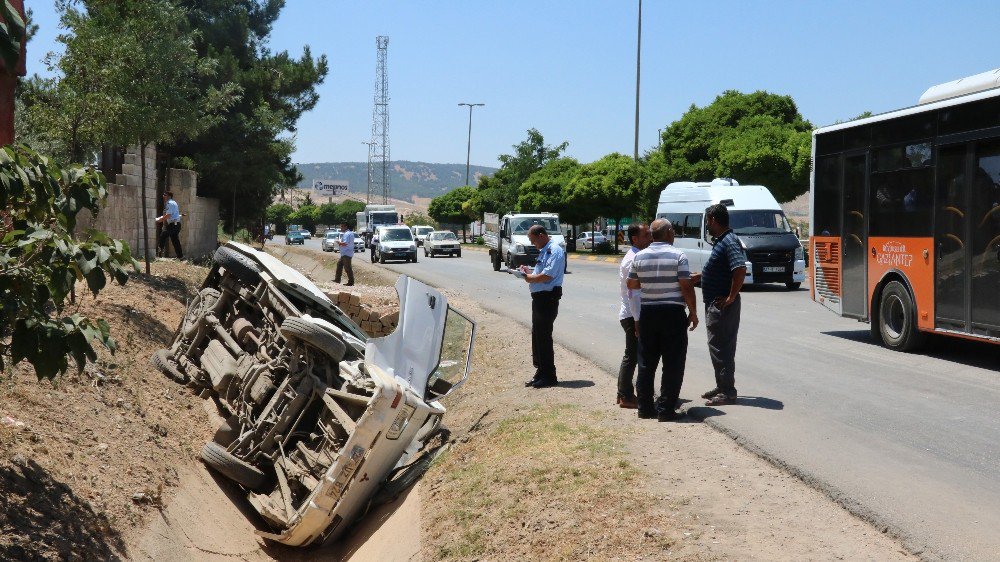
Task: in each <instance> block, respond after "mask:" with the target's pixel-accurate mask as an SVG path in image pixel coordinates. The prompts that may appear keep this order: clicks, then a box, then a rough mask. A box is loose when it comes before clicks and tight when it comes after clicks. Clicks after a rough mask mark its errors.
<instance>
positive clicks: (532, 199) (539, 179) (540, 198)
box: [517, 157, 580, 222]
mask: <svg viewBox="0 0 1000 562" xmlns="http://www.w3.org/2000/svg"><path fill="white" fill-rule="evenodd" d="M579 171H580V163H579V162H577V161H576V159H574V158H568V157H562V158H556V159H554V160H550V161H549V162H547V163H546V164H545V165H544V166H542V167H541V168H540V169H539V170H537V171H536V172H535V173H533V174H531V175H530V176H528V179H527V180H525V181H524V183H522V184H521V189H520V190H519V193H518V196H517V211H518V212H521V213H538V212H544V211H549V212H553V213H559V214H560V217H561V216H562V215H563V214H564V213H566V212H567V211H568V209H567V208H566V204H565V202H566V199H565V194H564V190H565V189H566V185H567V184H569V182H570V181H571V180H572V179H573V178H574V177H576V174H577V173H579ZM564 222H565V219H564Z"/></svg>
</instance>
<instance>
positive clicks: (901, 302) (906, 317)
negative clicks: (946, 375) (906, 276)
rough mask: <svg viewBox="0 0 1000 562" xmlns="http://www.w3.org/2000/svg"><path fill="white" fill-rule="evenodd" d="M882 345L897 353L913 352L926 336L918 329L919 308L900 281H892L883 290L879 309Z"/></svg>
mask: <svg viewBox="0 0 1000 562" xmlns="http://www.w3.org/2000/svg"><path fill="white" fill-rule="evenodd" d="M878 326H879V333H880V335H881V336H882V344H883V345H885V346H886V347H888V348H889V349H893V350H896V351H913V350H915V349H917V348H919V347H920V346H921V345H923V343H924V341H925V340H926V335H925V334H923V333H921V332H920V331H919V330H918V329H917V307H916V306H915V305H914V303H913V298H912V297H910V291H909V290H907V288H906V286H904V285H903V284H902V283H900V282H899V281H890V282H889V283H888V284H887V285H886V286H885V289H883V290H882V298H881V299H879V309H878Z"/></svg>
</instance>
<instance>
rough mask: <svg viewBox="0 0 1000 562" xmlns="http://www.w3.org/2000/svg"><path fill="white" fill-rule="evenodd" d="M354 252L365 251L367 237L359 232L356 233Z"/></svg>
mask: <svg viewBox="0 0 1000 562" xmlns="http://www.w3.org/2000/svg"><path fill="white" fill-rule="evenodd" d="M354 253H356V254H357V253H361V254H363V253H365V239H364V238H363V237H362V236H361V235H360V234H358V233H357V232H355V233H354Z"/></svg>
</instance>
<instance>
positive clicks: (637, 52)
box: [634, 0, 642, 162]
mask: <svg viewBox="0 0 1000 562" xmlns="http://www.w3.org/2000/svg"><path fill="white" fill-rule="evenodd" d="M641 58H642V0H639V30H638V34H637V35H636V41H635V155H634V157H635V160H636V162H638V161H639V61H640V59H641Z"/></svg>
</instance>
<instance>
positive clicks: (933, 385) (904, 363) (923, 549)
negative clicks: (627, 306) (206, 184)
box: [275, 237, 1000, 560]
mask: <svg viewBox="0 0 1000 562" xmlns="http://www.w3.org/2000/svg"><path fill="white" fill-rule="evenodd" d="M279 240H280V237H275V242H279ZM306 247H315V248H316V249H317V250H318V248H319V241H318V240H311V241H307V243H306ZM330 255H331V256H332V257H334V258H335V256H336V254H330ZM357 259H365V260H367V259H368V255H367V254H364V255H361V254H359V255H358V258H357ZM378 267H387V268H389V269H391V270H393V271H396V272H399V273H405V274H407V275H411V276H413V277H416V278H418V279H421V280H422V281H424V282H427V283H429V284H432V285H435V286H438V287H442V288H447V289H452V290H458V291H461V292H463V293H465V294H467V295H469V296H471V297H473V298H475V299H477V301H479V302H481V303H482V304H483V305H484V306H485V307H487V308H489V309H492V310H494V311H496V312H498V313H501V314H504V315H507V316H509V317H511V318H513V319H514V320H516V321H518V322H521V323H523V324H525V325H529V324H530V302H529V300H530V299H529V297H528V289H527V287H526V286H525V283H524V282H523V281H521V280H519V279H516V278H515V277H513V276H511V275H508V274H504V273H497V272H494V271H493V270H492V268H491V265H490V263H489V259H488V257H487V254H486V253H485V252H477V251H469V250H467V251H464V253H463V257H462V258H447V257H442V258H434V259H429V258H424V257H423V253H422V252H421V253H420V259H419V262H418V263H415V264H414V263H405V264H395V263H391V264H386V265H384V266H378ZM569 269H570V271H571V272H572V273H571V274H569V275H567V276H566V279H565V283H564V296H563V299H562V301H561V304H560V311H559V318H558V319H557V320H556V324H555V337H556V340H557V341H558V342H559V343H561V344H563V345H565V346H567V347H569V348H570V349H572V350H574V351H576V352H578V353H580V354H582V355H584V356H586V357H587V358H589V359H591V360H593V361H594V362H596V363H597V364H598V365H600V366H602V367H604V368H605V369H606V370H607V372H608V376H612V377H613V376H617V369H618V363H619V361H620V359H621V354H622V350H623V347H624V337H623V335H622V331H621V327H620V326H619V324H618V320H617V318H618V316H617V314H618V293H617V287H618V277H617V276H618V272H617V266H616V265H615V264H611V263H600V262H586V261H579V260H571V261H570V266H569ZM699 298H700V292H699ZM742 299H743V309H742V322H741V329H740V335H739V337H740V341H739V347H738V351H737V375H736V377H737V379H736V380H737V387H738V389H739V392H740V395H741V398H740V400H739V403H738V404H736V405H732V406H723V407H719V408H709V407H705V406H701V404H702V403H703V400H701V399H699V398H698V395H700V394H701V393H702V392H704V391H705V390H707V389H709V388H711V387H713V386H714V384H713V383H714V379H713V377H712V369H711V363H710V361H709V357H708V349H707V345H706V341H705V330H704V327H703V326H699V327H698V329H697V330H696V331H695V332H693V333H692V334H691V337H690V342H689V349H688V360H687V375H686V379H685V385H684V388H683V391H682V394H681V396H682V398H686V399H688V400H690V401H691V402H690V404H689V406H691V411H692V413H693V414H694V415H695V416H696V417H699V418H705V420H706V421H707V422H708V423H711V424H712V425H714V426H716V427H717V428H719V429H720V430H722V431H724V432H726V433H728V434H729V435H731V436H732V437H733V438H735V439H737V440H738V441H740V442H741V443H742V444H744V445H745V446H746V447H747V448H749V449H750V450H752V451H755V452H757V453H758V454H761V455H762V456H764V457H766V458H768V459H771V460H772V461H773V462H776V463H778V464H780V465H782V466H785V467H786V468H788V469H789V470H790V471H792V472H793V473H796V474H797V475H799V476H800V477H801V478H803V479H805V480H806V481H807V482H809V483H811V484H812V485H814V486H816V487H818V488H820V489H822V490H824V491H825V492H826V493H827V494H829V495H830V496H831V497H833V498H834V499H836V500H837V501H838V502H840V503H841V504H843V505H844V506H846V507H848V508H849V509H851V510H852V511H853V512H854V513H856V514H858V515H860V516H861V517H863V518H865V519H868V520H870V521H872V522H873V523H874V524H875V525H876V526H877V527H878V528H881V529H884V530H888V531H889V532H892V533H894V534H896V535H898V536H899V537H900V538H901V539H902V540H903V541H904V543H905V544H906V546H907V547H908V548H909V549H910V550H911V551H913V552H915V553H919V554H920V555H921V556H922V557H924V558H927V559H949V560H952V559H963V560H997V559H1000V531H998V529H1000V415H998V413H1000V374H998V368H1000V347H998V346H992V345H987V344H979V343H975V342H966V341H958V340H951V339H941V340H934V341H932V343H931V346H930V348H929V349H928V350H926V351H924V352H922V353H919V354H903V353H897V352H892V351H889V350H886V349H884V348H882V347H880V346H877V345H874V344H873V343H872V342H871V340H870V339H869V336H868V325H867V324H861V323H858V322H855V321H853V320H849V319H846V318H839V317H837V316H835V315H833V314H832V313H830V312H828V311H827V310H826V309H824V308H822V307H821V306H819V305H818V304H816V303H814V302H812V301H811V300H810V298H809V292H808V291H807V290H805V289H803V290H800V291H795V292H788V291H786V290H785V289H784V287H783V286H779V285H773V286H765V287H762V288H748V289H747V290H745V291H744V292H743V296H742ZM699 316H701V317H702V319H703V317H704V313H703V311H700V314H699ZM510 354H511V360H510V364H511V365H512V366H518V365H523V366H524V367H523V369H524V373H525V378H528V376H529V375H530V374H531V365H530V339H529V337H528V333H527V331H526V333H525V337H524V339H523V340H520V341H516V342H511V347H510ZM559 378H560V380H563V381H568V380H572V379H573V373H567V372H565V371H563V372H560V373H559ZM613 404H614V396H608V406H609V407H613ZM705 469H706V470H725V467H705ZM748 509H752V506H748Z"/></svg>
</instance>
